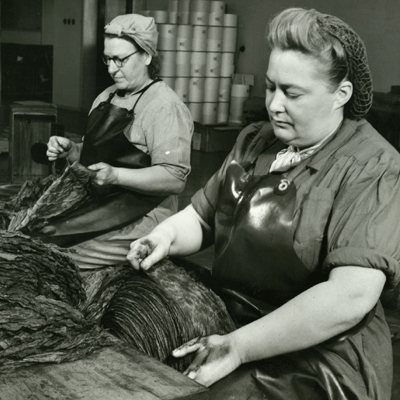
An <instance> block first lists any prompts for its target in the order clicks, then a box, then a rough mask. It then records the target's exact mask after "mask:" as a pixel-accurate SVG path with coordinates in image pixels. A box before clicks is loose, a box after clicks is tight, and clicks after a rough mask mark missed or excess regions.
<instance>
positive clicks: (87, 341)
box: [0, 231, 118, 373]
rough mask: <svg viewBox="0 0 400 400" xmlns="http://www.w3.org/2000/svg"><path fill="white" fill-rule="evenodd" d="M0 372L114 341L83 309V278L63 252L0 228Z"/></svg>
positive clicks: (63, 357) (69, 358)
mask: <svg viewBox="0 0 400 400" xmlns="http://www.w3.org/2000/svg"><path fill="white" fill-rule="evenodd" d="M0 277H1V279H0V372H1V373H5V372H9V371H11V370H13V369H15V368H17V367H21V366H26V365H31V364H35V363H45V362H56V363H59V362H64V361H72V360H76V359H79V358H82V357H84V356H85V355H87V354H90V353H91V352H93V351H94V350H95V349H98V348H101V347H103V346H109V345H113V344H116V343H118V339H116V337H115V336H112V335H111V334H109V333H108V332H107V331H106V330H104V329H102V328H100V327H99V325H98V324H97V323H96V322H95V321H92V320H90V319H88V318H86V316H85V315H84V314H83V312H82V311H81V306H82V304H84V302H85V300H86V293H85V290H84V285H83V280H82V278H81V277H80V275H79V272H78V269H77V267H76V265H75V264H74V263H73V262H72V261H71V259H70V258H69V256H68V251H67V250H63V249H60V248H58V247H57V246H55V245H48V244H44V243H41V242H40V241H37V240H34V239H32V238H30V237H27V236H25V235H23V234H21V233H14V232H7V231H0Z"/></svg>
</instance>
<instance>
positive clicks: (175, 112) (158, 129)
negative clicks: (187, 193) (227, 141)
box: [146, 102, 193, 181]
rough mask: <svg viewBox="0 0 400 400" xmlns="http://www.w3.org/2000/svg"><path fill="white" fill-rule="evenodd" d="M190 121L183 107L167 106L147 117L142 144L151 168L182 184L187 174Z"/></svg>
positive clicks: (172, 103)
mask: <svg viewBox="0 0 400 400" xmlns="http://www.w3.org/2000/svg"><path fill="white" fill-rule="evenodd" d="M192 135H193V120H192V117H191V115H190V112H189V110H188V109H187V107H186V106H185V105H184V104H178V103H176V102H169V103H167V104H165V105H163V106H162V107H161V108H160V109H159V110H157V113H156V114H155V115H152V116H151V120H150V123H149V126H148V127H147V129H146V140H147V146H148V149H149V152H150V154H151V161H152V165H160V166H162V167H164V168H165V169H166V170H167V171H168V172H169V173H170V174H171V175H173V176H174V177H175V178H177V179H180V180H183V181H184V180H186V177H187V175H188V174H189V172H190V149H191V140H192Z"/></svg>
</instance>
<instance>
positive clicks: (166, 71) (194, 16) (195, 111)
mask: <svg viewBox="0 0 400 400" xmlns="http://www.w3.org/2000/svg"><path fill="white" fill-rule="evenodd" d="M143 13H148V14H146V15H150V16H152V17H153V18H154V20H155V22H156V24H157V29H158V32H159V39H158V48H157V50H158V53H159V56H160V63H161V68H160V77H161V78H162V79H163V80H164V81H165V82H166V83H167V84H169V85H170V86H171V87H172V89H174V90H175V92H176V93H177V94H178V95H179V97H180V98H181V99H182V101H183V102H184V103H185V104H186V105H187V106H188V108H189V110H190V112H191V113H192V117H193V119H194V120H195V121H197V122H200V123H202V124H204V125H215V124H226V123H227V122H228V120H229V121H230V117H231V115H230V112H229V110H230V103H231V101H232V99H233V101H234V102H235V106H234V109H233V111H234V118H233V120H234V119H235V118H236V116H237V115H236V114H237V113H238V112H239V111H240V106H239V105H238V104H237V103H238V100H237V98H241V97H240V96H239V97H238V96H235V97H233V94H232V96H231V88H232V78H233V74H234V72H235V58H236V57H235V54H236V44H237V43H236V41H237V30H238V16H237V15H236V14H227V13H226V5H225V2H224V1H212V0H169V3H168V10H167V11H144V12H143ZM235 93H236V92H235ZM236 119H237V118H236ZM233 120H232V122H234V121H233Z"/></svg>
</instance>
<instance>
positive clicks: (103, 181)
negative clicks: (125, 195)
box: [88, 162, 118, 186]
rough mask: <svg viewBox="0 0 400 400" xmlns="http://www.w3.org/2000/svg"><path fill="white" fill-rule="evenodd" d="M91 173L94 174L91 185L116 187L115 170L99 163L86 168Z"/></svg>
mask: <svg viewBox="0 0 400 400" xmlns="http://www.w3.org/2000/svg"><path fill="white" fill-rule="evenodd" d="M88 169H90V170H91V171H94V172H96V174H95V175H94V177H93V180H92V183H93V184H94V185H97V186H105V185H116V184H117V181H118V171H117V168H115V167H112V166H111V165H109V164H106V163H103V162H100V163H97V164H93V165H90V166H89V167H88Z"/></svg>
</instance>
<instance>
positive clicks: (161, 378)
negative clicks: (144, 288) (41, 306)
mask: <svg viewBox="0 0 400 400" xmlns="http://www.w3.org/2000/svg"><path fill="white" fill-rule="evenodd" d="M0 399H1V400H28V399H29V400H42V399H43V400H44V399H46V400H55V399H57V400H178V399H179V400H184V399H190V400H207V399H208V389H207V388H206V387H204V386H202V385H200V384H198V383H197V382H194V381H192V380H191V379H189V378H187V377H186V376H185V375H183V374H181V373H179V372H178V371H175V370H174V369H172V368H170V367H168V366H167V365H164V364H162V363H161V362H159V361H158V360H155V359H154V358H151V357H148V356H146V355H144V354H142V353H140V352H139V351H137V350H135V349H132V348H129V347H128V346H126V345H118V346H113V347H106V348H103V349H101V350H99V351H96V352H94V353H93V354H92V355H90V356H89V357H86V358H85V359H82V360H77V361H73V362H68V363H63V364H39V365H37V366H32V367H26V368H21V369H18V370H16V371H14V372H12V373H10V374H6V375H1V376H0Z"/></svg>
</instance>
